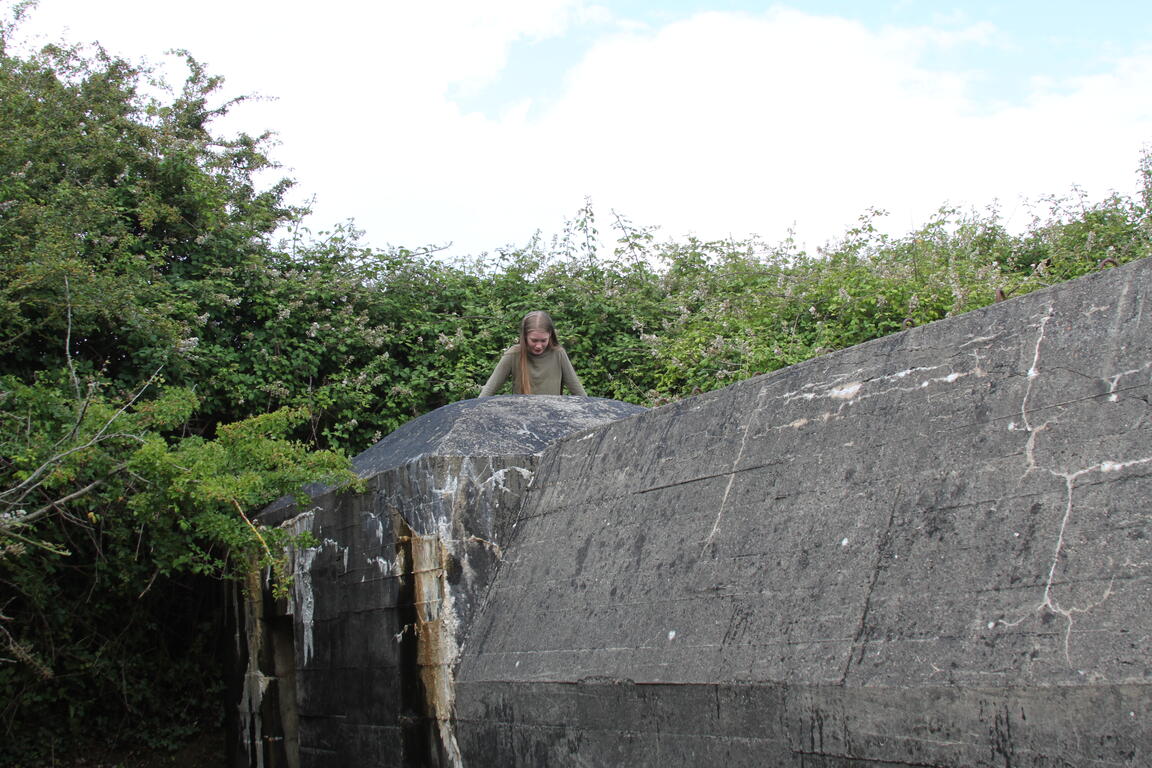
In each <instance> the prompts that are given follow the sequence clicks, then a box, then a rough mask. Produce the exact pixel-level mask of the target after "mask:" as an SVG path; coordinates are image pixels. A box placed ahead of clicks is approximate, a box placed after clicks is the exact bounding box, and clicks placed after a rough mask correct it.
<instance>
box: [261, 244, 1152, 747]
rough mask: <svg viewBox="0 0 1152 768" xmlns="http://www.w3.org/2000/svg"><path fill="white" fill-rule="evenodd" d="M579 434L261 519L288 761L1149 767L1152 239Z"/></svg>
mask: <svg viewBox="0 0 1152 768" xmlns="http://www.w3.org/2000/svg"><path fill="white" fill-rule="evenodd" d="M558 399H559V400H562V401H565V402H566V403H567V402H572V403H573V404H576V403H579V402H581V400H582V399H581V398H558ZM504 400H508V402H509V405H510V406H511V405H512V399H506V398H494V399H492V400H491V401H467V402H466V403H461V404H457V406H456V407H459V408H460V409H461V410H462V411H468V410H469V409H473V408H481V407H490V408H496V407H499V406H500V402H501V401H504ZM541 400H546V399H545V398H541ZM593 402H596V401H593ZM598 402H600V403H605V401H598ZM476 403H481V405H475V404H476ZM488 403H491V405H488ZM604 407H606V408H607V407H609V405H608V404H607V403H605V406H604ZM611 407H612V408H617V407H620V404H612V405H611ZM518 413H520V411H519V410H518V408H517V409H513V408H509V410H507V411H504V412H502V413H501V414H500V415H501V416H502V417H505V418H508V419H512V421H510V422H509V423H508V424H506V425H504V426H505V428H509V427H511V428H515V427H516V425H518V422H516V421H515V418H517V417H516V416H515V415H514V414H518ZM493 415H494V416H495V415H497V414H496V412H495V411H493ZM625 415H631V416H632V417H631V418H627V419H623V418H621V417H622V416H625ZM454 419H455V412H453V411H450V412H446V413H444V414H442V423H441V425H440V427H438V428H441V429H443V430H451V429H452V427H451V422H452V421H453V420H454ZM414 424H415V422H414ZM586 426H587V427H588V428H587V429H584V428H581V429H573V430H572V431H571V432H569V433H568V434H566V435H550V436H546V438H547V439H544V440H543V441H542V442H541V444H540V446H539V448H538V449H535V450H532V451H525V453H524V454H522V456H523V457H525V458H524V459H523V461H521V460H520V459H517V460H516V461H507V460H505V458H498V457H495V456H486V457H485V458H483V459H476V458H475V457H469V458H465V457H463V456H459V455H454V456H451V457H447V458H444V457H441V458H432V457H431V455H429V456H421V458H420V460H419V461H417V462H410V463H403V462H394V461H391V460H384V461H382V462H381V463H380V464H379V465H377V466H379V467H383V466H384V465H389V468H388V469H387V470H382V471H381V472H380V473H379V478H380V479H379V480H378V481H377V480H375V479H374V480H373V483H374V485H373V490H372V491H371V492H370V493H369V494H366V495H365V496H363V497H358V498H336V497H326V496H319V497H317V499H316V504H315V507H314V508H313V509H311V510H304V511H299V510H291V511H289V510H279V511H270V512H269V513H267V514H268V517H266V518H265V519H266V520H267V521H276V520H277V519H279V520H280V521H281V522H283V523H284V524H290V523H291V524H294V525H302V526H308V527H309V529H310V530H313V532H314V533H315V534H316V536H317V538H318V539H320V541H321V546H319V547H316V548H314V549H313V550H310V551H308V552H302V553H299V559H298V562H297V572H298V578H299V577H301V576H306V578H301V580H300V585H299V588H298V591H297V593H296V594H295V597H294V600H293V602H292V605H291V607H290V612H291V616H292V622H293V627H294V636H295V657H296V666H295V670H294V674H295V680H294V685H295V691H296V700H297V709H298V719H299V728H298V736H297V739H298V745H299V746H298V762H297V763H284V764H292V765H302V766H309V767H310V768H311V767H313V766H315V767H319V766H326V767H327V766H343V765H361V764H363V765H367V764H386V765H438V766H443V765H465V766H470V767H471V766H509V765H522V766H549V765H552V766H567V765H573V764H578V765H593V766H618V765H639V766H645V765H652V766H662V765H664V764H674V765H725V766H763V765H772V766H794V767H795V768H801V767H802V768H815V767H827V768H833V767H835V768H848V766H852V767H853V768H860V767H863V766H876V767H879V766H890V765H894V764H895V765H916V766H936V767H939V768H944V767H948V768H968V767H969V766H1066V765H1075V766H1089V767H1091V766H1096V767H1099V768H1103V767H1104V766H1129V767H1131V768H1136V767H1137V766H1145V765H1148V764H1149V761H1150V760H1152V642H1150V641H1149V638H1152V504H1150V502H1149V500H1150V499H1152V261H1149V260H1143V261H1139V262H1135V263H1132V264H1129V265H1127V266H1124V267H1121V268H1116V269H1109V270H1106V271H1103V272H1101V273H1098V274H1095V275H1091V276H1089V277H1086V278H1082V279H1080V280H1077V281H1074V282H1071V283H1067V284H1063V285H1060V286H1056V287H1054V288H1051V289H1048V290H1045V291H1040V292H1036V293H1033V294H1029V295H1027V296H1024V297H1020V298H1017V299H1013V300H1010V301H1007V302H1003V303H1000V304H996V305H994V306H991V307H988V308H986V309H983V310H978V311H976V312H971V313H968V314H965V315H961V316H958V317H955V318H950V319H948V320H945V321H941V322H938V323H934V324H932V325H929V326H925V327H922V328H914V329H910V330H908V331H905V332H903V333H900V334H896V335H894V336H890V337H887V338H884V339H879V340H877V341H874V342H870V343H868V344H863V345H860V346H858V347H854V348H851V349H847V350H843V351H841V352H837V353H834V354H830V355H826V356H824V357H820V358H817V359H814V360H810V361H807V362H805V363H802V364H800V365H796V366H793V367H791V368H788V369H784V370H781V371H777V372H775V373H773V374H768V375H765V376H761V377H757V378H755V379H751V380H748V381H745V382H742V383H740V384H737V385H734V386H732V387H728V388H726V389H724V390H720V391H717V392H712V393H708V394H705V395H701V396H698V397H694V398H690V399H687V400H684V401H681V402H678V403H674V404H672V405H669V406H665V407H662V408H658V409H653V410H651V411H647V412H644V411H613V412H611V413H606V414H604V415H603V417H602V418H601V421H600V422H599V423H598V424H596V425H594V424H587V425H586ZM525 431H526V432H529V433H530V432H532V428H526V429H525ZM381 445H384V444H381ZM392 445H394V444H392ZM389 450H393V449H392V448H390V447H387V446H385V447H384V448H381V446H377V448H374V449H373V451H376V452H377V455H379V454H380V453H387V451H389ZM373 451H370V452H368V453H366V454H365V455H364V456H365V457H367V456H369V454H371V453H372V452H373ZM362 458H364V457H362ZM365 461H366V462H367V463H370V462H371V460H370V459H365ZM517 462H520V463H517ZM525 463H526V464H527V465H530V466H529V467H528V468H527V469H523V465H524V464H525ZM514 465H515V466H514ZM518 467H519V468H518ZM501 473H503V474H501ZM498 476H499V477H500V478H502V480H501V481H500V482H497V481H496V480H495V479H494V478H496V477H498ZM529 476H530V483H529ZM477 509H487V510H495V512H486V513H484V514H486V515H488V517H490V519H491V522H489V523H480V522H476V520H478V519H480V518H484V515H480V517H479V518H475V517H469V516H470V515H473V516H474V515H475V514H476V513H475V512H473V510H477ZM397 510H402V511H399V512H397ZM449 510H450V513H449ZM277 515H279V516H280V517H279V518H277ZM400 519H402V520H403V521H404V523H403V525H400V524H399V523H398V521H399V520H400ZM459 520H464V521H472V522H465V523H464V524H463V526H462V527H457V526H458V523H457V522H456V521H459ZM485 525H487V526H489V527H484V526H485ZM472 537H475V540H473V538H472ZM461 546H463V547H464V549H463V550H460V549H459V547H461ZM454 548H456V549H454ZM461 552H463V554H461ZM417 562H419V563H420V567H419V569H418V570H420V571H422V572H423V574H425V576H424V581H423V582H421V583H420V584H419V586H418V585H417V582H416V580H414V579H408V580H407V581H405V579H403V578H401V577H400V576H399V575H397V574H400V573H413V572H414V570H416V568H415V564H416V563H417ZM365 585H368V586H365ZM469 585H470V586H471V589H470V588H469ZM404 589H410V590H411V594H410V595H408V596H405V594H404V593H403V590H404ZM450 600H451V603H452V611H451V616H452V617H453V618H452V619H449V618H447V615H446V613H445V612H444V611H443V608H444V607H445V606H446V605H448V603H449V601H450ZM405 605H407V606H408V607H407V608H404V606H405ZM417 606H421V607H419V608H418V607H417ZM405 611H407V613H405ZM418 611H423V613H422V614H420V615H417V613H416V612H418ZM452 620H454V621H455V622H456V623H455V624H453V625H451V626H449V624H450V622H451V621H452ZM421 622H423V625H424V627H425V628H424V629H420V631H421V632H424V633H426V634H427V635H429V636H431V637H435V638H437V640H436V643H434V644H430V645H429V646H428V648H429V649H432V648H434V647H439V650H429V653H430V654H431V656H430V657H426V658H424V659H423V660H421V658H420V657H419V652H418V651H415V650H412V649H411V648H410V646H408V645H405V644H404V643H392V644H388V643H380V644H372V645H371V647H365V644H364V643H357V642H354V641H352V639H351V638H352V637H353V632H355V633H356V634H355V636H356V637H385V636H388V635H389V633H397V632H399V633H401V634H403V633H405V632H408V631H416V629H419V628H420V626H421ZM437 644H439V645H438V646H437ZM405 649H408V650H405ZM405 652H407V653H409V654H410V655H409V656H407V657H405V656H404V653H405ZM449 657H452V658H453V663H452V664H447V663H446V660H447V659H448V658H449ZM334 680H335V681H338V682H336V683H335V684H334V683H333V681H334ZM397 680H401V681H419V682H418V684H416V682H410V683H405V685H408V686H409V688H408V689H405V688H404V685H401V686H400V689H401V690H410V689H415V690H419V691H421V693H420V695H419V696H418V697H417V698H418V699H419V701H420V702H421V706H423V709H422V710H420V712H421V713H420V714H419V715H417V714H414V713H415V712H416V709H417V708H416V707H414V706H413V705H412V704H411V702H410V701H409V702H408V703H405V700H403V697H396V696H395V695H394V688H395V681H397ZM334 685H335V689H334ZM428 690H431V691H433V692H434V694H433V698H434V699H435V702H439V704H437V703H435V702H434V703H433V704H432V705H431V706H429V705H428V704H427V701H428V698H427V696H426V695H425V693H424V692H426V691H428ZM390 697H391V698H390ZM349 701H354V702H356V705H355V706H356V707H357V708H358V709H356V711H358V712H359V711H363V712H370V713H371V716H370V717H368V716H360V715H357V717H360V720H359V721H357V722H353V717H352V716H351V715H350V712H352V711H353V707H351V706H350V705H349V704H348V702H349ZM441 704H443V705H444V706H440V705H441ZM449 736H450V738H449ZM263 764H264V765H271V764H279V763H272V762H268V761H266V762H265V763H263Z"/></svg>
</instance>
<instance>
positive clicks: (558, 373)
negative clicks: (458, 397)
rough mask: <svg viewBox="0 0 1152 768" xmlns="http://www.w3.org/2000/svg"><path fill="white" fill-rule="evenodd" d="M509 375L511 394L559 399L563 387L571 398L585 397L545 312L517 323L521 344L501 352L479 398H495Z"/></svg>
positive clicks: (531, 314)
mask: <svg viewBox="0 0 1152 768" xmlns="http://www.w3.org/2000/svg"><path fill="white" fill-rule="evenodd" d="M525 351H526V352H527V354H524V352H525ZM509 375H511V376H512V377H513V378H512V392H513V394H517V395H559V394H563V393H562V391H561V389H562V388H564V387H566V388H567V389H568V391H569V392H570V393H572V394H573V395H584V394H585V392H584V387H583V386H582V385H581V384H580V377H579V376H577V375H576V371H575V370H574V369H573V368H572V363H571V361H569V360H568V353H567V352H565V351H564V347H562V346H560V342H558V341H557V340H556V327H555V326H554V325H553V324H552V318H551V317H549V316H548V313H547V312H539V311H538V312H529V313H528V314H526V315H524V319H523V320H521V321H520V343H519V344H513V345H512V346H511V347H508V349H506V350H505V351H504V355H503V356H502V357H501V358H500V362H499V363H497V365H496V370H495V371H493V372H492V375H491V376H490V377H488V383H487V384H485V385H484V388H483V389H481V390H480V397H489V396H490V395H494V394H496V391H497V390H498V389H500V387H502V386H504V382H505V381H507V380H508V376H509Z"/></svg>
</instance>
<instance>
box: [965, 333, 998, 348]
mask: <svg viewBox="0 0 1152 768" xmlns="http://www.w3.org/2000/svg"><path fill="white" fill-rule="evenodd" d="M998 338H1000V336H999V335H996V336H977V337H975V338H972V339H969V340H968V341H966V342H964V343H963V344H961V345H960V348H961V349H963V348H964V347H967V346H969V345H971V344H983V343H984V342H986V341H996V339H998Z"/></svg>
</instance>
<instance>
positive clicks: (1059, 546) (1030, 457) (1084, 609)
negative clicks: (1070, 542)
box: [988, 306, 1152, 667]
mask: <svg viewBox="0 0 1152 768" xmlns="http://www.w3.org/2000/svg"><path fill="white" fill-rule="evenodd" d="M1052 314H1053V308H1052V307H1051V306H1049V307H1048V312H1047V314H1046V315H1045V316H1044V317H1043V318H1041V320H1040V324H1039V328H1038V330H1039V332H1038V334H1037V337H1036V343H1035V346H1034V348H1033V354H1032V364H1031V366H1030V367H1029V369H1028V384H1027V387H1026V388H1025V391H1024V396H1023V397H1022V398H1021V404H1020V420H1021V422H1022V423H1023V426H1022V427H1020V426H1018V425H1017V424H1016V423H1014V422H1013V423H1011V424H1009V425H1008V428H1009V429H1023V430H1024V431H1027V432H1028V433H1029V435H1028V441H1027V443H1026V444H1025V449H1024V453H1025V460H1026V462H1027V466H1026V468H1025V471H1024V474H1023V475H1022V476H1021V479H1023V478H1024V477H1025V476H1027V475H1028V474H1029V473H1030V472H1032V471H1033V470H1038V471H1043V472H1046V473H1048V474H1049V475H1051V476H1053V477H1056V478H1059V479H1061V480H1062V481H1063V486H1064V505H1063V513H1062V516H1061V519H1060V526H1059V530H1058V533H1057V536H1056V543H1055V545H1054V546H1053V551H1052V558H1051V561H1050V562H1049V565H1048V573H1047V576H1046V578H1045V580H1044V589H1043V592H1042V594H1041V600H1040V602H1039V603H1038V604H1036V605H1035V606H1033V607H1032V608H1030V609H1025V612H1024V614H1023V615H1021V616H1020V617H1019V618H1017V619H1015V620H1012V621H1008V620H1004V619H1001V620H999V621H992V622H989V623H988V626H989V628H992V627H994V626H996V625H997V624H1000V625H1003V626H1006V627H1016V626H1019V625H1020V624H1022V623H1023V622H1024V621H1026V620H1027V619H1028V617H1029V616H1030V615H1031V614H1033V613H1035V612H1036V611H1045V610H1046V611H1049V612H1050V613H1052V614H1054V615H1057V616H1061V617H1063V618H1064V620H1065V621H1066V622H1067V624H1066V626H1065V629H1064V660H1065V663H1066V664H1067V665H1068V666H1069V667H1071V666H1072V656H1071V650H1070V641H1071V637H1072V629H1073V625H1074V624H1075V615H1076V614H1078V613H1079V614H1083V613H1088V612H1089V611H1091V610H1092V609H1093V608H1096V607H1097V606H1099V605H1101V604H1103V603H1104V602H1105V601H1107V600H1108V599H1109V598H1110V597H1111V596H1112V594H1113V591H1112V588H1113V585H1114V583H1115V574H1113V576H1112V578H1111V579H1109V581H1108V585H1107V586H1106V587H1105V588H1104V591H1103V592H1102V593H1101V594H1100V596H1099V598H1098V599H1096V600H1094V601H1092V602H1090V603H1088V604H1086V605H1081V606H1073V607H1068V608H1066V607H1064V606H1062V605H1061V604H1060V601H1059V600H1058V599H1057V597H1056V595H1055V594H1054V590H1055V587H1056V570H1057V568H1058V567H1059V565H1060V559H1061V557H1062V556H1063V553H1064V546H1065V539H1066V535H1067V532H1068V526H1069V524H1070V522H1071V520H1072V515H1073V512H1074V511H1075V504H1074V499H1075V492H1076V481H1077V480H1079V479H1080V478H1081V477H1084V476H1085V475H1089V474H1092V473H1094V472H1099V473H1101V474H1108V473H1113V472H1123V471H1124V470H1126V469H1129V468H1131V467H1135V466H1139V465H1143V464H1149V463H1152V456H1150V457H1146V458H1140V459H1132V460H1126V461H1114V460H1105V461H1101V462H1098V463H1096V464H1093V465H1091V466H1088V467H1084V468H1082V469H1078V470H1073V471H1059V470H1057V469H1054V468H1051V467H1047V466H1043V465H1042V464H1040V463H1039V462H1038V461H1037V457H1036V437H1037V435H1038V434H1039V433H1041V432H1043V431H1045V430H1047V429H1048V428H1049V427H1050V425H1051V424H1052V422H1051V421H1046V422H1044V423H1043V424H1041V425H1039V426H1035V427H1034V426H1033V425H1032V423H1031V420H1030V418H1029V408H1028V400H1029V398H1030V397H1031V395H1032V387H1033V383H1034V381H1035V380H1036V379H1038V378H1039V377H1040V376H1041V370H1042V369H1041V365H1040V361H1041V347H1042V345H1043V343H1044V340H1045V332H1046V328H1047V325H1048V321H1049V320H1050V319H1051V318H1052ZM1149 367H1150V365H1149V364H1145V365H1144V366H1142V367H1141V368H1138V369H1132V370H1127V371H1123V372H1121V373H1118V374H1114V375H1111V376H1108V377H1106V378H1105V380H1106V381H1109V382H1111V383H1112V386H1111V388H1110V390H1109V392H1110V396H1109V398H1108V400H1109V402H1115V401H1116V400H1117V397H1116V388H1117V385H1118V382H1119V380H1120V379H1122V378H1124V377H1126V376H1130V375H1134V374H1139V373H1142V372H1143V371H1145V370H1148V369H1149ZM1017 535H1018V534H1017Z"/></svg>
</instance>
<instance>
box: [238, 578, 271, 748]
mask: <svg viewBox="0 0 1152 768" xmlns="http://www.w3.org/2000/svg"><path fill="white" fill-rule="evenodd" d="M262 597H263V590H262V588H261V584H260V577H259V575H258V574H256V573H255V572H253V573H250V574H249V575H248V583H247V585H246V589H245V597H244V600H243V611H244V622H243V625H244V627H245V632H244V635H245V637H244V639H245V641H246V643H247V656H248V666H247V668H246V669H245V670H244V688H243V692H242V693H241V695H240V704H239V715H240V717H239V719H240V739H241V743H242V744H246V745H254V746H258V747H259V746H262V745H263V740H264V733H263V730H264V728H263V725H264V721H263V718H262V717H261V716H260V712H261V704H262V703H263V701H264V694H265V693H266V692H267V690H268V678H267V677H266V676H265V675H264V674H263V673H262V672H261V671H260V655H261V650H262V649H261V646H262V644H263V638H264V629H263V627H262V626H261V625H262V624H263V622H264V619H263V613H264V611H263V600H262ZM251 752H252V753H254V754H255V756H256V762H255V765H254V766H253V768H264V750H263V749H262V748H257V749H255V750H251Z"/></svg>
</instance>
